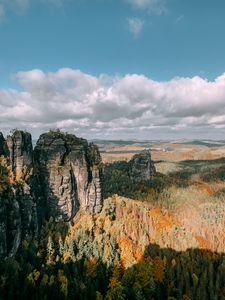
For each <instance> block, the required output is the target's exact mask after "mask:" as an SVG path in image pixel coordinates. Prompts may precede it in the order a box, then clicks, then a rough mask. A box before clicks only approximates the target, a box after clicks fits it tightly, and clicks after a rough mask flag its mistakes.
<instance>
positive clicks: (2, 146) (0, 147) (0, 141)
mask: <svg viewBox="0 0 225 300" xmlns="http://www.w3.org/2000/svg"><path fill="white" fill-rule="evenodd" d="M6 152H7V145H6V141H5V139H4V136H3V134H2V133H1V132H0V156H1V155H6Z"/></svg>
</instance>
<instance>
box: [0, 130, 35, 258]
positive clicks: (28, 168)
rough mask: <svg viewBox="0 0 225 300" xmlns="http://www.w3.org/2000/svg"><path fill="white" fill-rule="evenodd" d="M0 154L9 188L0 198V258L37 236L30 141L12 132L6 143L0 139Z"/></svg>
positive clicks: (22, 133)
mask: <svg viewBox="0 0 225 300" xmlns="http://www.w3.org/2000/svg"><path fill="white" fill-rule="evenodd" d="M0 151H1V154H2V155H4V156H5V157H6V159H5V163H6V161H7V162H8V165H7V166H1V168H2V169H4V168H5V169H6V168H7V169H8V170H9V177H10V183H11V184H10V186H9V187H8V188H7V189H5V191H4V192H2V193H1V194H0V203H1V204H0V206H1V209H0V236H1V239H2V241H4V243H3V244H2V245H1V246H0V254H2V255H3V254H8V256H13V255H14V254H15V253H16V252H17V249H18V247H19V245H20V243H21V241H22V240H23V239H27V240H30V239H32V238H33V237H34V236H36V234H37V230H38V227H37V210H36V201H35V199H34V197H33V194H32V190H31V188H30V179H31V177H32V168H33V149H32V140H31V135H30V134H29V133H25V132H23V131H18V130H15V131H14V132H13V134H12V135H11V136H7V139H6V141H5V139H4V138H3V136H2V135H0Z"/></svg>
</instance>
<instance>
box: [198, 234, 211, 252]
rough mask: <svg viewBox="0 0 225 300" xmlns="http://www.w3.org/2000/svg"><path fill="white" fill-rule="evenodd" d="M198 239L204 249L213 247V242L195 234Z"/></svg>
mask: <svg viewBox="0 0 225 300" xmlns="http://www.w3.org/2000/svg"><path fill="white" fill-rule="evenodd" d="M195 239H196V241H197V242H198V244H199V247H200V248H202V249H212V245H211V243H210V242H209V241H208V240H206V239H205V238H203V237H202V236H195Z"/></svg>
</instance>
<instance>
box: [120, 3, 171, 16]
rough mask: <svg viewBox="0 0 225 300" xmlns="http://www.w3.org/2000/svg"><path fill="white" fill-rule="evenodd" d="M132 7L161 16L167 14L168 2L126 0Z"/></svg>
mask: <svg viewBox="0 0 225 300" xmlns="http://www.w3.org/2000/svg"><path fill="white" fill-rule="evenodd" d="M125 1H126V2H127V3H129V4H131V5H132V7H134V8H137V9H141V10H148V11H149V12H152V13H155V14H158V15H161V14H164V13H166V12H167V8H166V0H125Z"/></svg>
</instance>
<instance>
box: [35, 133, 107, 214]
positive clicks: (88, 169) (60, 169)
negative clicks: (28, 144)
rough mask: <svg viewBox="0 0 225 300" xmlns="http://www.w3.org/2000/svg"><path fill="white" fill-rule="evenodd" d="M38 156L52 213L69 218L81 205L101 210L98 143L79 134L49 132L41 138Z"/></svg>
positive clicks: (39, 173) (41, 183) (37, 166)
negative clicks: (88, 140)
mask: <svg viewBox="0 0 225 300" xmlns="http://www.w3.org/2000/svg"><path fill="white" fill-rule="evenodd" d="M34 158H35V174H37V178H38V182H39V186H41V187H42V192H43V199H44V200H42V201H44V202H45V203H44V205H45V207H46V209H47V211H48V213H50V215H53V216H55V217H59V218H60V217H63V218H64V219H66V220H69V219H71V218H72V217H73V216H74V215H75V214H76V212H77V211H78V210H79V209H83V210H88V211H90V212H91V213H96V212H99V211H100V210H101V207H102V192H101V157H100V154H99V151H98V148H97V147H96V146H95V145H93V144H88V142H87V141H86V140H84V139H81V138H77V137H76V136H75V135H71V134H64V133H61V132H49V133H45V134H42V135H41V136H40V138H39V140H38V141H37V144H36V147H35V150H34ZM39 194H40V193H39ZM42 205H43V204H42Z"/></svg>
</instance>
